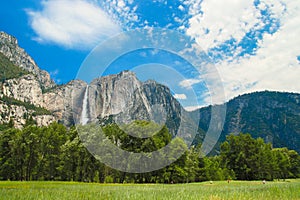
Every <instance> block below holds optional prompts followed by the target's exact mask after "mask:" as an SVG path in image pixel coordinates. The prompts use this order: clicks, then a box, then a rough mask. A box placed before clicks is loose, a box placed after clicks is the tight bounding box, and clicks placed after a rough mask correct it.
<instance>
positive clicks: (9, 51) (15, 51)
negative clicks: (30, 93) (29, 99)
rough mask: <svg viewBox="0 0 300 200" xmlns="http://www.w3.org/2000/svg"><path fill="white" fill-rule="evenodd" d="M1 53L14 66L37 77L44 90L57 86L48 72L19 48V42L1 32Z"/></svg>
mask: <svg viewBox="0 0 300 200" xmlns="http://www.w3.org/2000/svg"><path fill="white" fill-rule="evenodd" d="M0 52H1V53H3V55H5V56H6V57H7V58H8V59H9V60H10V61H11V62H12V63H13V64H15V65H16V66H18V67H20V68H22V69H24V70H26V71H28V72H31V73H32V74H34V75H36V77H37V80H38V81H39V83H40V85H41V86H42V87H43V88H51V87H53V86H55V83H54V81H53V80H51V78H50V75H49V73H48V72H46V71H44V70H41V69H40V68H39V67H38V66H37V65H36V63H35V62H34V60H33V59H32V58H31V57H30V56H29V55H28V54H27V53H26V52H25V50H24V49H22V48H21V47H19V46H18V41H17V39H16V38H14V37H13V36H11V35H8V34H7V33H4V32H0Z"/></svg>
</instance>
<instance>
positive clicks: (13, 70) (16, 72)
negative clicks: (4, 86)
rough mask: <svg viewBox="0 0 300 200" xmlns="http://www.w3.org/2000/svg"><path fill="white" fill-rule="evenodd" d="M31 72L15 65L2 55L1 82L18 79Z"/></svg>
mask: <svg viewBox="0 0 300 200" xmlns="http://www.w3.org/2000/svg"><path fill="white" fill-rule="evenodd" d="M28 73H29V72H27V71H25V70H23V69H21V68H20V67H17V66H16V65H14V64H13V63H12V62H11V61H10V60H9V59H8V58H7V57H6V56H4V55H3V54H2V53H0V82H4V81H5V80H7V79H12V78H18V77H21V76H23V75H26V74H28Z"/></svg>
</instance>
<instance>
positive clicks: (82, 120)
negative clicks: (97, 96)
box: [80, 85, 89, 125]
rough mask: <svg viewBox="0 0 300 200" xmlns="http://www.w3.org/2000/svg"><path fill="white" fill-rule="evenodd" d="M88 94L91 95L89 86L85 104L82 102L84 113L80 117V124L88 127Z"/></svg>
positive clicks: (86, 90)
mask: <svg viewBox="0 0 300 200" xmlns="http://www.w3.org/2000/svg"><path fill="white" fill-rule="evenodd" d="M88 94H89V86H88V85H87V86H86V89H85V93H84V97H83V102H82V112H81V117H80V123H81V124H82V125H86V124H87V123H88V121H89V113H88V98H89V97H88Z"/></svg>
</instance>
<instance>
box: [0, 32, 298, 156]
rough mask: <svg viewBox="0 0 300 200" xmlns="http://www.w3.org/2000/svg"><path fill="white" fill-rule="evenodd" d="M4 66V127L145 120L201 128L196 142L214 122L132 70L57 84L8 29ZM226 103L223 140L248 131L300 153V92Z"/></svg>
mask: <svg viewBox="0 0 300 200" xmlns="http://www.w3.org/2000/svg"><path fill="white" fill-rule="evenodd" d="M0 66H1V69H0V78H1V80H0V112H1V113H0V130H1V124H2V125H5V124H8V123H9V122H10V121H13V122H14V125H15V126H16V127H18V128H22V127H23V126H24V125H25V124H26V122H27V121H28V120H29V119H31V118H32V119H33V120H35V121H36V123H37V124H38V125H40V126H47V125H49V124H50V123H52V122H53V121H58V122H60V123H63V124H64V125H66V126H71V125H73V124H74V123H76V122H77V123H86V122H88V121H97V122H100V123H110V122H113V121H114V122H117V123H130V122H131V121H132V120H135V119H138V120H141V119H144V120H152V121H155V122H156V123H165V124H166V125H167V127H168V128H169V130H170V131H171V133H172V134H173V135H176V134H178V132H181V133H185V134H186V135H185V137H186V138H187V139H189V140H192V139H193V138H194V135H192V134H191V133H192V132H193V129H194V128H195V127H196V128H198V134H197V135H196V137H195V138H194V141H193V142H194V144H198V143H201V142H202V140H203V138H204V136H205V131H206V130H207V129H208V125H209V122H210V115H211V113H210V111H211V108H212V106H209V107H205V108H201V109H199V110H197V111H193V112H187V111H185V110H184V109H183V108H182V106H181V105H180V103H179V102H178V101H177V100H176V99H175V98H174V97H173V96H172V94H171V92H170V89H169V88H167V87H166V86H164V85H161V84H159V83H157V82H155V81H151V80H150V81H146V82H141V81H139V80H138V79H137V77H136V76H135V74H134V73H133V72H130V71H124V72H121V73H119V74H116V75H109V76H105V77H100V78H97V79H95V80H93V81H92V82H91V83H90V84H89V86H88V84H87V83H86V82H84V81H82V80H73V81H70V82H69V83H67V84H65V85H56V84H55V83H54V82H53V81H52V80H51V79H50V76H49V74H48V73H47V72H45V71H43V70H41V69H40V68H39V67H38V66H37V65H36V64H35V62H34V61H33V59H32V58H31V57H30V56H29V55H28V54H27V53H26V52H25V50H23V49H22V48H20V47H19V46H18V42H17V40H16V39H15V38H14V37H12V36H10V35H8V34H6V33H3V32H0ZM226 105H227V115H226V120H225V125H224V128H223V131H222V134H221V136H220V139H219V141H218V142H219V143H220V142H222V141H224V140H225V137H226V135H228V134H230V133H239V132H243V133H250V134H251V135H252V136H254V137H262V138H264V139H265V141H266V142H271V143H272V144H273V146H274V147H288V148H289V149H295V150H297V151H298V152H300V94H293V93H280V92H267V91H266V92H256V93H251V94H246V95H242V96H239V97H236V98H234V99H232V100H230V101H229V102H228V103H227V104H226ZM198 120H199V126H198V125H197V124H198ZM182 124H185V126H181V125H182ZM217 150H218V149H217V148H216V149H215V151H214V153H217Z"/></svg>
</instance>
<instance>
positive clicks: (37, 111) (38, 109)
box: [0, 96, 51, 116]
mask: <svg viewBox="0 0 300 200" xmlns="http://www.w3.org/2000/svg"><path fill="white" fill-rule="evenodd" d="M0 101H3V102H4V103H5V104H7V105H16V106H24V107H25V108H26V109H27V110H33V111H34V113H32V115H33V116H38V115H51V112H50V111H49V110H47V109H45V108H42V107H37V106H35V105H33V104H31V103H28V102H23V101H19V100H17V99H14V98H11V97H7V96H2V97H0Z"/></svg>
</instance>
